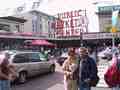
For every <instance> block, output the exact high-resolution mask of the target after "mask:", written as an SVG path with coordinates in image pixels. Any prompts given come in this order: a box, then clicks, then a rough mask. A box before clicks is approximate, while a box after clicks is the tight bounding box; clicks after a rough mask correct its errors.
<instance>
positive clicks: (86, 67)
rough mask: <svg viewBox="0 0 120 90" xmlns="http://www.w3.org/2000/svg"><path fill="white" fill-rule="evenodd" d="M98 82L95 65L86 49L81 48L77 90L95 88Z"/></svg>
mask: <svg viewBox="0 0 120 90" xmlns="http://www.w3.org/2000/svg"><path fill="white" fill-rule="evenodd" d="M98 81H99V77H98V76H97V65H96V63H95V61H94V60H93V58H91V57H89V55H88V50H87V48H85V47H81V48H80V61H79V89H80V90H91V87H92V86H96V84H97V83H98Z"/></svg>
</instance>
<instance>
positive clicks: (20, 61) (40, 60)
mask: <svg viewBox="0 0 120 90" xmlns="http://www.w3.org/2000/svg"><path fill="white" fill-rule="evenodd" d="M3 52H5V53H6V51H3ZM7 53H8V54H9V55H10V58H9V61H10V63H12V64H13V65H15V70H16V72H17V74H18V76H17V78H16V80H17V81H18V82H19V83H25V82H26V81H27V78H28V77H32V76H35V75H39V74H42V73H46V72H51V73H53V72H55V63H54V61H53V60H49V58H46V57H45V56H44V55H43V54H42V53H41V52H29V51H7Z"/></svg>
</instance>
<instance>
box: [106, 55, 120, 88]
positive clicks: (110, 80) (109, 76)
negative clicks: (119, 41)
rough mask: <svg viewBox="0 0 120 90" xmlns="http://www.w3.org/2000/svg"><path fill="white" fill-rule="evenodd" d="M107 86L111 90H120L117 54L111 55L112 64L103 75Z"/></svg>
mask: <svg viewBox="0 0 120 90" xmlns="http://www.w3.org/2000/svg"><path fill="white" fill-rule="evenodd" d="M104 79H105V81H106V83H107V85H108V86H109V87H110V88H112V90H120V59H119V54H118V53H115V54H113V58H112V62H111V65H110V67H109V68H108V70H107V71H106V73H105V75H104Z"/></svg>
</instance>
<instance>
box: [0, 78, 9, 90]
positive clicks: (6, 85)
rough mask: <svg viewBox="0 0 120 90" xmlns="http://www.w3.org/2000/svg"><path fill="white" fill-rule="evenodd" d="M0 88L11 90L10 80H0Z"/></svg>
mask: <svg viewBox="0 0 120 90" xmlns="http://www.w3.org/2000/svg"><path fill="white" fill-rule="evenodd" d="M0 90H10V81H9V80H0Z"/></svg>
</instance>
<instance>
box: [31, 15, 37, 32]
mask: <svg viewBox="0 0 120 90" xmlns="http://www.w3.org/2000/svg"><path fill="white" fill-rule="evenodd" d="M32 28H33V30H32V31H33V32H37V16H33V19H32Z"/></svg>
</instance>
